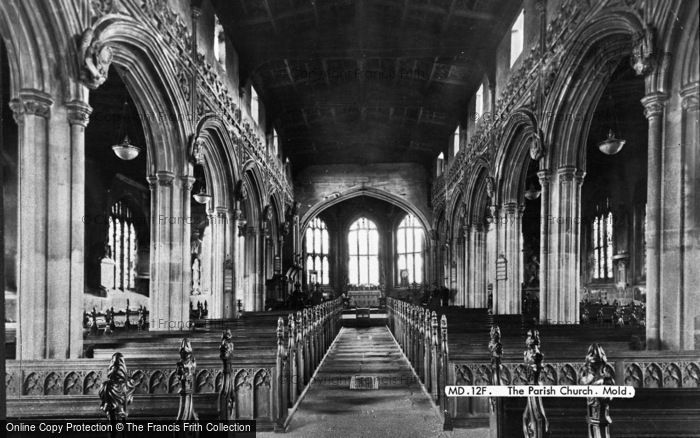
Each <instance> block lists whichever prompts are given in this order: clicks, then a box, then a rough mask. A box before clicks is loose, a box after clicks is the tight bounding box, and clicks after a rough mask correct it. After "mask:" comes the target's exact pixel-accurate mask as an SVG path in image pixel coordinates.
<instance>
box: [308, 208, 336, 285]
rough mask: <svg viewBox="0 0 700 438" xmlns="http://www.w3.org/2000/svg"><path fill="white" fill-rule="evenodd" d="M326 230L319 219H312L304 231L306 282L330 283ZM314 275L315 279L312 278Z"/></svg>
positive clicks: (323, 223) (324, 224)
mask: <svg viewBox="0 0 700 438" xmlns="http://www.w3.org/2000/svg"><path fill="white" fill-rule="evenodd" d="M329 247H330V245H329V242H328V228H326V223H325V222H323V221H322V220H321V219H319V218H313V219H312V220H311V223H309V226H308V228H307V229H306V282H307V283H308V284H312V283H314V282H318V283H321V284H329V283H330V272H329V263H328V250H329ZM314 274H315V277H316V278H315V279H314V278H312V276H313V275H314Z"/></svg>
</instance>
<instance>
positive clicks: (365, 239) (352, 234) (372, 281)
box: [348, 217, 379, 286]
mask: <svg viewBox="0 0 700 438" xmlns="http://www.w3.org/2000/svg"><path fill="white" fill-rule="evenodd" d="M348 254H349V260H348V281H349V282H350V284H353V285H370V286H376V285H378V284H379V232H378V231H377V226H376V225H375V224H374V222H372V221H371V220H369V219H367V218H364V217H363V218H360V219H358V220H356V221H355V222H354V223H353V224H352V225H350V231H349V232H348Z"/></svg>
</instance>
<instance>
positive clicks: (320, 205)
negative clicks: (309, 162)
mask: <svg viewBox="0 0 700 438" xmlns="http://www.w3.org/2000/svg"><path fill="white" fill-rule="evenodd" d="M358 196H369V197H372V198H376V199H381V200H382V201H386V202H388V203H390V204H393V205H396V206H398V207H401V208H402V209H403V210H404V211H406V212H408V213H411V214H412V215H414V216H415V217H417V218H418V220H420V222H421V225H423V228H424V229H425V230H426V233H427V232H428V231H429V230H430V227H429V224H430V222H429V221H428V218H427V217H426V216H425V214H423V212H422V211H421V210H420V209H418V208H417V207H416V206H415V205H413V203H411V202H410V201H407V200H405V199H403V198H401V197H399V196H396V195H394V194H392V193H389V192H387V191H385V190H381V189H376V188H372V187H365V188H357V189H350V190H347V191H346V192H344V193H342V194H340V196H338V197H337V198H334V199H328V200H325V201H319V202H317V203H316V204H315V205H314V206H312V207H311V208H309V209H308V210H307V211H306V213H304V216H303V217H302V219H301V227H300V229H301V232H302V233H303V232H304V230H306V227H307V225H308V224H309V221H310V220H311V219H313V218H314V217H316V216H317V215H318V214H320V213H321V212H322V211H324V210H326V209H327V208H329V207H331V206H333V205H335V204H338V203H339V202H342V201H345V200H347V199H352V198H356V197H358Z"/></svg>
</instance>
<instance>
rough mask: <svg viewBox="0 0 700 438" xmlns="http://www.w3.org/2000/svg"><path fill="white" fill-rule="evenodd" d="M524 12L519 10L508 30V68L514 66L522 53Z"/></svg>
mask: <svg viewBox="0 0 700 438" xmlns="http://www.w3.org/2000/svg"><path fill="white" fill-rule="evenodd" d="M524 33H525V10H524V9H523V10H521V11H520V14H518V18H516V19H515V23H513V27H512V28H511V29H510V66H511V67H512V66H513V64H515V61H517V60H518V58H519V57H520V54H521V53H523V41H524V40H525V36H524Z"/></svg>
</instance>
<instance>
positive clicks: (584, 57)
mask: <svg viewBox="0 0 700 438" xmlns="http://www.w3.org/2000/svg"><path fill="white" fill-rule="evenodd" d="M645 29H647V28H646V26H645V25H644V24H642V22H641V21H640V19H639V17H638V16H637V15H636V14H633V13H631V12H630V11H629V10H627V9H616V8H613V9H611V10H606V11H605V13H601V14H600V15H599V16H597V17H596V18H595V19H593V20H591V22H589V23H587V24H586V25H585V26H581V27H580V30H579V31H578V32H576V33H575V34H574V35H572V36H571V40H572V41H574V43H572V44H571V46H570V47H569V48H568V50H567V51H566V52H564V53H563V54H562V55H561V56H562V58H561V60H560V61H559V62H560V67H559V68H558V69H557V72H556V80H555V82H554V84H553V85H552V88H551V90H550V92H549V94H548V96H547V99H546V101H545V107H544V112H543V113H544V114H545V117H544V119H543V123H541V128H542V130H543V132H544V143H545V144H546V145H552V147H551V149H552V151H551V152H552V153H548V154H547V156H546V157H545V163H546V165H545V166H544V167H545V168H561V167H567V166H568V167H574V168H578V169H581V170H585V168H586V148H585V145H586V138H587V136H588V130H589V128H590V124H591V119H592V117H593V113H594V112H595V108H596V106H597V103H598V101H599V100H600V97H601V95H602V94H603V92H604V90H605V88H606V87H607V85H608V83H609V82H610V78H611V76H612V73H613V72H614V71H615V69H616V68H617V65H618V64H619V63H620V62H621V61H622V60H623V59H624V58H626V57H627V56H629V55H631V53H632V46H633V39H634V38H637V37H639V35H643V34H644V32H645ZM630 68H631V67H630ZM640 110H641V107H640ZM547 152H549V151H547Z"/></svg>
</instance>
